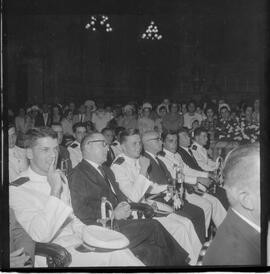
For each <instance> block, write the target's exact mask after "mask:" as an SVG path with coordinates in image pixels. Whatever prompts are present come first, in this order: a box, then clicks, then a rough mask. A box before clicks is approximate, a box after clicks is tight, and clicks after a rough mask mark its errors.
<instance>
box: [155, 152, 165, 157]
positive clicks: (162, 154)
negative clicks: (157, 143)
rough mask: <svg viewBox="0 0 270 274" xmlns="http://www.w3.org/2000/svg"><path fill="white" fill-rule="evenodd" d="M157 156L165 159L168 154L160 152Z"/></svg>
mask: <svg viewBox="0 0 270 274" xmlns="http://www.w3.org/2000/svg"><path fill="white" fill-rule="evenodd" d="M157 155H158V156H161V157H165V155H166V153H165V152H164V151H160V152H159V153H158V154H157Z"/></svg>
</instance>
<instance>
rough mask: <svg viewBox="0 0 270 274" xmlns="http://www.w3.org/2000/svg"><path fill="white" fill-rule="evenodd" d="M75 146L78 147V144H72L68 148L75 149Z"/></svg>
mask: <svg viewBox="0 0 270 274" xmlns="http://www.w3.org/2000/svg"><path fill="white" fill-rule="evenodd" d="M77 146H78V144H76V143H74V144H72V145H70V146H69V147H71V148H75V147H77Z"/></svg>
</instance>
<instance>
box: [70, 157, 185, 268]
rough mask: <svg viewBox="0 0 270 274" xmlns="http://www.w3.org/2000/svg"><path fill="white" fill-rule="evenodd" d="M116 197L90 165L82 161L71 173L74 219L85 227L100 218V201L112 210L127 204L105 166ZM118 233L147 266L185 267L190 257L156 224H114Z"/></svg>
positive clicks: (137, 221)
mask: <svg viewBox="0 0 270 274" xmlns="http://www.w3.org/2000/svg"><path fill="white" fill-rule="evenodd" d="M103 169H104V171H105V174H106V175H107V177H108V179H109V181H110V182H111V184H112V186H113V189H114V190H115V192H116V195H115V194H113V192H112V190H111V188H110V186H109V185H108V184H107V183H106V181H105V179H104V177H103V176H102V175H100V173H99V172H98V171H97V170H96V169H95V168H94V167H93V166H92V165H91V164H89V163H88V162H87V161H85V160H82V161H81V162H80V163H79V164H78V165H77V166H76V167H75V168H74V169H73V170H72V172H71V176H70V180H69V185H70V193H71V201H72V207H73V210H74V213H75V215H76V216H77V217H78V218H79V219H80V220H81V221H82V222H83V223H85V224H87V225H89V224H96V220H97V219H98V218H100V217H101V209H100V205H101V197H106V198H107V200H109V201H110V202H111V203H112V206H113V208H114V207H115V206H116V205H117V204H118V203H119V202H121V201H124V200H126V198H125V196H124V195H123V194H122V192H121V191H120V190H119V188H118V185H117V183H116V182H115V178H114V174H113V172H112V171H111V170H110V168H108V167H106V166H105V165H103ZM115 223H117V225H118V229H119V231H120V232H121V233H123V234H124V235H125V236H126V237H127V238H128V239H129V241H130V244H129V248H130V249H131V251H132V252H133V253H134V254H135V255H136V256H137V257H138V258H139V259H140V260H142V261H143V263H145V264H146V265H185V262H184V261H185V260H186V258H187V256H188V254H187V252H186V251H184V250H183V249H182V248H181V246H180V245H178V244H177V242H176V241H175V240H174V238H173V237H172V236H171V235H170V234H169V233H168V232H167V231H166V230H165V228H164V227H163V226H162V225H161V224H160V223H159V222H158V221H157V220H154V219H152V220H148V219H144V220H115Z"/></svg>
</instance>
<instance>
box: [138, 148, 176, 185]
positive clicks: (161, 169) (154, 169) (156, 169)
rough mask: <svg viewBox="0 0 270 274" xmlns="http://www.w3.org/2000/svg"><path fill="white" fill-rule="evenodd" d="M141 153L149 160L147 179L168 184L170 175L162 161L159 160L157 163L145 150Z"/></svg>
mask: <svg viewBox="0 0 270 274" xmlns="http://www.w3.org/2000/svg"><path fill="white" fill-rule="evenodd" d="M143 155H144V156H145V157H146V158H148V159H149V160H150V166H149V168H148V176H149V179H150V180H151V181H152V182H155V183H157V184H159V185H165V184H168V180H171V179H172V177H171V174H170V172H169V171H168V169H167V167H166V166H165V165H164V163H163V162H162V161H160V160H159V164H158V163H157V162H156V161H155V160H154V159H153V157H152V156H151V155H150V154H148V153H147V152H144V154H143Z"/></svg>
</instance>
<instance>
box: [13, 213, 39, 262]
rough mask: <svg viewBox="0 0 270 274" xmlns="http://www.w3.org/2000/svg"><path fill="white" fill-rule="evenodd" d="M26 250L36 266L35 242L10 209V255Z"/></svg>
mask: <svg viewBox="0 0 270 274" xmlns="http://www.w3.org/2000/svg"><path fill="white" fill-rule="evenodd" d="M22 247H23V248H24V252H26V253H28V254H29V255H30V258H31V260H32V262H33V265H34V258H35V242H34V241H33V240H32V238H31V237H30V236H29V235H28V234H27V233H26V231H25V230H24V229H23V227H22V226H21V225H20V224H19V223H18V221H17V220H16V218H15V214H14V211H13V210H12V209H9V248H10V253H12V252H13V251H16V250H18V249H20V248H22Z"/></svg>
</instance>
